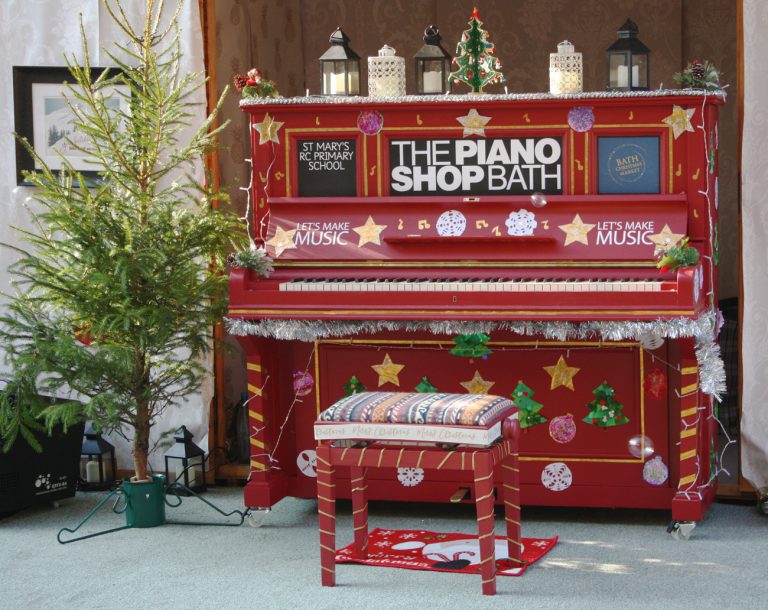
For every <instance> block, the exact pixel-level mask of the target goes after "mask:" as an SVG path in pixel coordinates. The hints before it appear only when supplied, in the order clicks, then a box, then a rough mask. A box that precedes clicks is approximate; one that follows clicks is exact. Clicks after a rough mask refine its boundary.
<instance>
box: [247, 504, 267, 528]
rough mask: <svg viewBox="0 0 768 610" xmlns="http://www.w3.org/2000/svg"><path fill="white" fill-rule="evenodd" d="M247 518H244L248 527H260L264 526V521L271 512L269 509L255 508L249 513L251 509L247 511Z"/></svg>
mask: <svg viewBox="0 0 768 610" xmlns="http://www.w3.org/2000/svg"><path fill="white" fill-rule="evenodd" d="M248 510H249V512H248V516H247V517H246V518H245V519H246V521H247V522H248V525H250V526H251V527H261V526H262V525H264V521H266V519H267V515H268V514H269V513H270V512H272V509H271V508H259V507H256V508H254V509H253V511H251V509H250V508H249V509H248Z"/></svg>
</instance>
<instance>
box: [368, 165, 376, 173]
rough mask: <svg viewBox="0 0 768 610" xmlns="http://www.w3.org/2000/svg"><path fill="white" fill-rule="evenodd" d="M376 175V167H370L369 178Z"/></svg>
mask: <svg viewBox="0 0 768 610" xmlns="http://www.w3.org/2000/svg"><path fill="white" fill-rule="evenodd" d="M375 173H376V166H375V165H372V166H371V169H370V171H369V172H368V175H369V176H373V175H374V174H375Z"/></svg>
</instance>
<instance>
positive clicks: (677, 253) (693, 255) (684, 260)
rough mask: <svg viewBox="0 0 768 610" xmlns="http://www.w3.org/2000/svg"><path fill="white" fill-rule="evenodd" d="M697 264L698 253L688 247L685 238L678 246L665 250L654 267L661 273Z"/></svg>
mask: <svg viewBox="0 0 768 610" xmlns="http://www.w3.org/2000/svg"><path fill="white" fill-rule="evenodd" d="M697 262H699V251H698V250H697V249H696V248H694V247H693V246H689V245H688V238H687V237H686V238H684V239H683V240H682V241H681V242H680V243H679V244H678V245H676V246H672V247H671V248H670V249H669V250H667V251H666V252H665V253H664V255H663V256H662V257H661V259H660V260H659V262H658V263H656V266H657V267H658V268H659V269H660V270H661V271H674V270H675V269H677V268H678V267H691V266H693V265H695V264H696V263H697Z"/></svg>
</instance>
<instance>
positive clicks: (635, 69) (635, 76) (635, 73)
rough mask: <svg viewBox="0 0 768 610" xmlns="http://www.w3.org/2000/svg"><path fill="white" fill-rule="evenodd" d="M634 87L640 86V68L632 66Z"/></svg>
mask: <svg viewBox="0 0 768 610" xmlns="http://www.w3.org/2000/svg"><path fill="white" fill-rule="evenodd" d="M632 86H633V87H639V86H640V66H632Z"/></svg>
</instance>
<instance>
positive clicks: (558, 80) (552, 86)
mask: <svg viewBox="0 0 768 610" xmlns="http://www.w3.org/2000/svg"><path fill="white" fill-rule="evenodd" d="M549 92H550V93H552V94H553V95H558V94H560V93H562V92H563V73H562V72H561V71H560V70H558V69H557V68H550V69H549Z"/></svg>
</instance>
